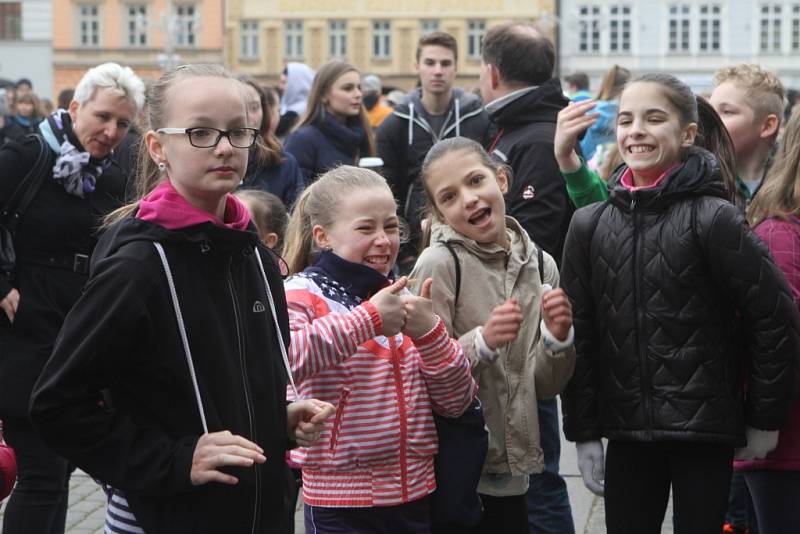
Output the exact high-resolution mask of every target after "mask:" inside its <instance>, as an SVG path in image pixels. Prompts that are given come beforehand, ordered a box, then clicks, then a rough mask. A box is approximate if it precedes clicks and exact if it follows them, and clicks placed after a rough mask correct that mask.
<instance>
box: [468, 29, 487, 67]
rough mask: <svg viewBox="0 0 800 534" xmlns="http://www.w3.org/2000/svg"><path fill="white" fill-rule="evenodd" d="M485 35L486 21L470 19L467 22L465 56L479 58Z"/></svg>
mask: <svg viewBox="0 0 800 534" xmlns="http://www.w3.org/2000/svg"><path fill="white" fill-rule="evenodd" d="M485 35H486V22H484V21H482V20H470V21H468V22H467V57H468V58H472V59H480V57H481V48H482V47H483V37H484V36H485Z"/></svg>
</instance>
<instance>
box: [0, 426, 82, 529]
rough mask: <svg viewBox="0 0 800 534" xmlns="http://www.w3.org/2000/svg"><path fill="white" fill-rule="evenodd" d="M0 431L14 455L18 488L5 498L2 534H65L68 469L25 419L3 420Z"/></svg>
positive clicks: (65, 463)
mask: <svg viewBox="0 0 800 534" xmlns="http://www.w3.org/2000/svg"><path fill="white" fill-rule="evenodd" d="M3 431H4V434H5V438H6V441H7V442H8V444H9V445H10V446H11V447H12V448H13V449H14V454H16V456H17V485H16V487H14V491H12V492H11V496H10V497H9V498H8V504H7V506H6V511H5V515H4V517H3V533H4V534H25V533H29V532H36V533H41V534H64V525H65V523H66V520H67V504H68V500H69V477H70V473H71V472H72V468H71V466H70V465H69V464H68V463H67V461H66V460H65V459H64V458H62V457H61V456H58V455H57V454H56V453H54V452H53V451H51V450H50V449H49V448H48V447H47V446H46V445H45V444H44V442H43V441H42V439H41V438H40V437H39V434H37V433H36V431H35V430H34V429H33V426H32V425H31V423H30V422H29V421H28V420H27V419H17V418H5V419H4V420H3Z"/></svg>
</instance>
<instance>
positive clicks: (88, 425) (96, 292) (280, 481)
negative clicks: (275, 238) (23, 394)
mask: <svg viewBox="0 0 800 534" xmlns="http://www.w3.org/2000/svg"><path fill="white" fill-rule="evenodd" d="M154 241H158V242H160V243H161V244H162V245H163V247H164V250H165V252H166V255H167V258H168V260H169V263H170V267H171V270H172V277H173V279H174V282H175V288H176V292H177V296H178V299H179V301H180V306H181V311H182V313H183V320H184V324H185V326H186V334H187V338H188V342H189V346H190V348H191V353H192V360H193V363H194V368H195V371H196V376H197V382H198V385H199V391H200V397H201V399H202V403H203V411H204V413H205V416H206V418H207V421H208V431H209V432H219V431H222V430H229V431H230V432H232V433H233V434H237V435H241V436H243V437H245V438H246V439H249V440H251V441H253V442H255V443H257V444H258V445H260V446H261V447H262V448H263V449H264V455H265V456H266V457H267V462H266V463H265V464H262V465H256V466H255V467H250V468H229V469H227V472H229V473H231V474H233V475H234V476H236V477H237V478H238V479H239V483H238V484H236V485H234V486H229V485H223V484H220V483H215V482H212V483H209V484H205V485H202V486H198V487H194V486H192V484H191V482H190V471H191V463H192V455H193V453H194V449H195V446H196V444H197V440H198V439H199V437H200V435H201V434H202V433H203V427H202V425H201V418H200V415H199V409H198V403H197V401H196V398H195V393H194V389H193V386H192V380H191V377H190V373H189V368H188V364H187V359H186V356H185V353H184V349H183V345H182V343H181V336H180V333H179V330H178V326H177V321H176V319H175V311H174V307H173V303H172V299H171V297H170V290H169V286H168V284H167V279H166V275H165V273H164V270H163V268H162V265H161V262H160V259H159V257H158V255H157V252H156V250H155V248H154V245H153V242H154ZM257 242H258V238H257V237H256V235H255V233H254V232H243V231H238V230H231V229H228V228H224V227H220V226H216V225H214V224H212V223H204V224H200V225H196V226H192V227H188V228H185V229H182V230H175V231H170V230H166V229H164V228H163V227H161V226H159V225H156V224H153V223H150V222H146V221H141V220H138V219H125V220H123V221H121V222H120V223H117V224H116V225H115V226H114V227H112V228H110V229H109V230H108V231H107V232H106V233H105V234H104V235H103V237H102V238H101V240H100V242H99V243H98V246H97V250H96V251H95V254H94V256H93V257H92V272H91V277H90V280H89V282H88V284H87V286H86V289H85V291H84V294H83V296H82V297H81V299H80V300H79V301H78V303H77V304H76V305H75V307H74V308H73V309H72V311H71V312H70V313H69V315H68V316H67V318H66V320H65V322H64V327H63V329H62V331H61V334H60V335H59V337H58V340H57V342H56V346H55V349H54V352H53V356H52V358H51V359H50V360H49V362H48V363H47V365H46V366H45V368H44V370H43V372H42V375H41V377H40V378H39V381H38V382H37V384H36V387H35V391H34V394H33V396H32V399H31V419H32V421H33V423H34V425H35V427H36V429H37V430H38V431H39V432H40V434H41V435H42V438H43V439H44V440H45V442H46V443H47V444H48V445H49V446H50V447H51V448H52V449H53V450H54V451H56V452H58V453H59V454H61V455H63V456H64V457H65V458H68V459H69V460H70V461H72V462H74V463H75V464H76V465H78V466H79V467H80V468H82V469H83V470H85V471H86V472H87V473H89V474H90V475H91V476H93V477H95V478H97V479H99V480H101V481H103V482H105V483H107V484H109V485H111V486H113V487H115V488H118V489H120V490H122V491H123V493H124V494H125V495H126V497H127V499H128V501H129V503H130V506H131V509H132V510H133V512H134V515H135V516H136V518H137V519H138V521H139V523H140V524H141V526H142V528H143V529H144V531H145V532H147V533H148V534H158V533H165V532H169V533H194V532H230V533H250V532H278V529H279V528H281V527H282V523H283V522H284V520H285V518H286V517H287V514H286V513H285V509H284V503H283V494H284V481H285V480H286V479H285V474H286V471H285V470H286V463H285V461H284V455H285V452H286V446H287V437H286V401H285V399H286V380H287V378H286V377H287V375H286V372H285V368H284V365H283V360H282V358H281V354H280V350H279V349H278V341H277V336H276V329H275V321H274V319H273V316H272V314H271V311H270V304H269V299H268V296H267V293H266V287H265V283H264V279H263V277H262V275H261V272H260V270H259V266H258V264H257V261H256V258H255V255H254V254H255V252H254V248H255V247H256V244H257ZM258 248H259V250H260V253H261V257H262V260H263V262H264V267H265V271H266V276H267V279H268V280H269V287H270V288H271V292H272V297H273V299H274V302H275V308H276V310H277V312H278V322H279V324H280V325H281V331H282V335H283V336H284V339H286V340H288V339H289V331H288V316H287V313H286V301H285V297H284V292H283V284H282V280H281V277H280V274H279V271H278V269H277V267H276V262H275V260H274V259H273V255H272V254H271V253H269V252H267V251H266V249H264V248H263V247H262V246H261V245H260V244H259V245H258ZM102 391H106V394H105V395H106V397H107V398H110V403H109V404H110V406H106V407H105V408H104V407H101V406H100V405H98V399H100V398H101V392H102ZM273 529H274V530H273Z"/></svg>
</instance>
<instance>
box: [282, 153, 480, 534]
mask: <svg viewBox="0 0 800 534" xmlns="http://www.w3.org/2000/svg"><path fill="white" fill-rule="evenodd" d="M396 211H397V206H396V204H395V201H394V198H393V196H392V192H391V190H390V189H389V187H388V186H387V185H386V182H385V180H384V179H383V178H382V177H381V176H380V175H378V174H376V173H374V172H372V171H369V170H366V169H359V168H356V167H349V166H342V167H338V168H336V169H334V170H332V171H329V172H327V173H326V174H324V175H323V176H322V177H321V178H320V179H319V180H318V181H317V182H315V183H314V184H313V185H312V186H310V187H309V188H308V189H306V191H305V192H304V193H303V195H302V196H301V197H300V199H299V200H298V203H297V206H296V207H295V210H294V214H293V215H292V219H291V221H290V224H289V231H288V237H287V243H286V249H285V251H284V252H285V254H286V258H287V261H288V263H289V269H290V271H291V272H293V273H296V274H295V275H294V276H292V277H291V278H289V280H287V281H286V298H287V303H288V307H289V323H290V330H291V347H290V350H289V360H290V364H291V370H292V373H293V375H294V378H295V380H296V382H297V388H298V391H299V394H300V395H301V396H302V397H309V398H310V397H313V398H317V399H320V400H326V401H330V402H332V403H334V404H336V414H335V417H334V418H333V419H332V420H329V421H328V422H327V424H326V427H325V430H324V431H323V433H322V435H321V437H320V439H319V441H318V442H317V444H315V445H314V446H312V447H308V448H301V449H297V450H295V451H292V455H291V458H292V460H293V461H295V462H297V463H298V464H300V465H301V466H302V469H303V498H304V501H305V503H306V507H305V523H306V530H307V531H308V532H309V533H312V534H317V533H325V532H333V531H336V532H342V531H349V532H361V533H369V532H376V533H377V532H388V531H393V532H417V533H424V532H429V529H430V527H429V521H430V519H429V516H430V513H429V503H428V500H429V499H428V495H429V494H430V493H431V492H432V491H433V490H434V489H435V488H436V482H435V478H434V468H433V457H434V455H435V454H436V451H437V438H436V428H435V426H434V422H433V413H432V410H435V411H436V412H437V413H439V414H442V415H444V416H448V417H456V416H458V415H460V414H461V413H462V412H463V411H464V410H465V409H466V408H467V407H468V406H469V405H470V403H471V402H472V400H473V399H474V398H475V395H476V392H477V386H476V384H475V381H474V380H473V378H472V376H471V375H470V366H469V362H468V361H467V359H466V358H465V356H464V354H463V352H462V350H461V347H460V345H459V344H458V342H456V341H455V340H452V339H451V338H450V337H449V336H448V334H447V331H446V329H445V326H444V323H443V322H442V320H441V319H440V318H439V317H438V316H436V315H435V314H434V313H433V306H432V303H431V301H430V298H429V295H430V286H431V283H432V280H430V279H429V280H426V281H425V282H424V283H423V285H422V292H421V295H420V296H415V295H412V294H411V293H410V292H409V291H408V290H407V289H406V288H405V286H406V285H407V283H408V280H407V279H406V278H405V277H403V278H400V279H398V280H396V281H394V282H393V281H392V280H391V279H390V278H389V276H390V271H391V268H392V265H393V264H394V261H395V259H396V257H397V251H398V248H399V245H400V223H399V220H398V218H397V215H396ZM315 248H316V249H319V252H318V254H316V255H315V257H314V260H313V264H312V260H311V258H312V251H313V250H314V249H315Z"/></svg>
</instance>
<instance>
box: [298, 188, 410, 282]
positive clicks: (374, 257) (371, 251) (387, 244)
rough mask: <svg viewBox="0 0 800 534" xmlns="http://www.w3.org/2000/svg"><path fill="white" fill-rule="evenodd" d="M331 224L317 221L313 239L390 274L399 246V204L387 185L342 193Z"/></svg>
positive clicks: (345, 256) (340, 255) (320, 244)
mask: <svg viewBox="0 0 800 534" xmlns="http://www.w3.org/2000/svg"><path fill="white" fill-rule="evenodd" d="M336 213H337V215H336V217H335V219H334V222H333V224H332V225H331V227H330V228H323V227H322V226H320V225H316V226H315V227H314V228H313V230H312V231H313V235H314V240H315V241H316V243H317V245H318V246H319V247H320V248H322V249H330V250H332V251H333V252H334V253H335V254H336V255H337V256H339V257H340V258H343V259H345V260H347V261H350V262H353V263H358V264H360V265H366V266H367V267H370V268H372V269H375V270H376V271H378V272H379V273H381V274H383V275H384V276H385V275H388V274H389V271H391V269H392V265H394V262H395V260H396V259H397V251H398V250H399V249H400V221H399V219H398V218H397V204H396V203H395V201H394V197H393V196H392V192H391V191H390V190H389V188H387V187H370V188H367V189H364V190H361V191H358V194H343V195H342V198H341V200H340V202H339V203H338V205H337V206H336Z"/></svg>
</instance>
